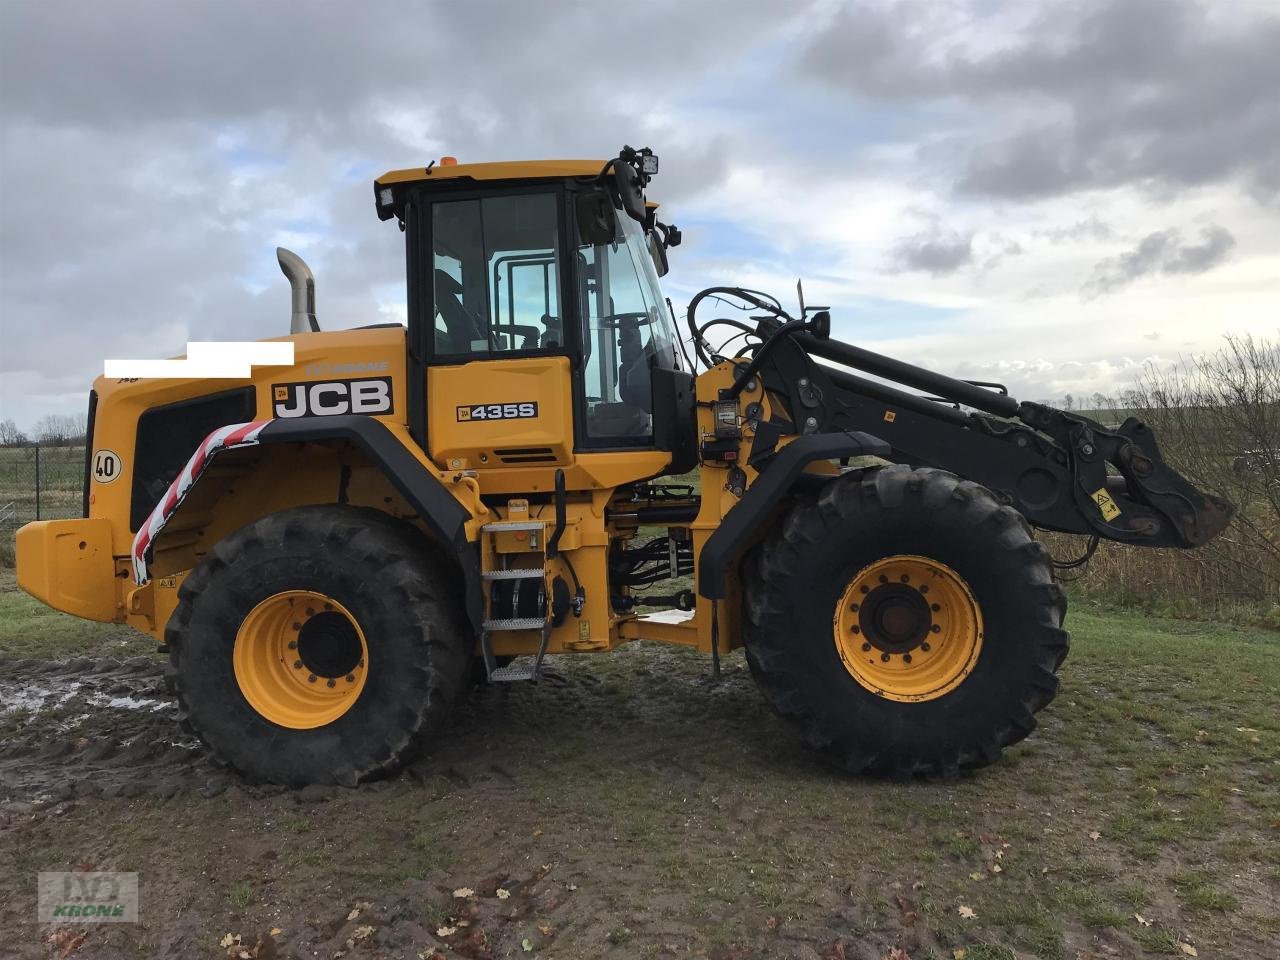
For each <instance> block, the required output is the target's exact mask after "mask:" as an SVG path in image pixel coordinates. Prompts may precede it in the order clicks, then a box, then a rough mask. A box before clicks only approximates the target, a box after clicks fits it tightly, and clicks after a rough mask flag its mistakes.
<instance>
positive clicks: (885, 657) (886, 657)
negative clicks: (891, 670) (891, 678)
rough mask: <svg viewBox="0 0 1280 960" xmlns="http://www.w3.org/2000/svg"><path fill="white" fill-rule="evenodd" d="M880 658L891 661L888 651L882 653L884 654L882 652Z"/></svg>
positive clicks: (885, 661)
mask: <svg viewBox="0 0 1280 960" xmlns="http://www.w3.org/2000/svg"><path fill="white" fill-rule="evenodd" d="M880 659H881V661H883V662H884V663H888V662H889V655H888V654H887V653H882V654H880Z"/></svg>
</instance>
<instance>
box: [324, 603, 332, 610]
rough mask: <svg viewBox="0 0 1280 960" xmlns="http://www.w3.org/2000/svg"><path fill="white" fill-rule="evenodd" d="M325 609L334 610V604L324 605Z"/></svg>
mask: <svg viewBox="0 0 1280 960" xmlns="http://www.w3.org/2000/svg"><path fill="white" fill-rule="evenodd" d="M324 608H325V609H326V610H332V609H333V604H332V603H326V604H325V605H324Z"/></svg>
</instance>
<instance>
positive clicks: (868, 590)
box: [858, 587, 871, 593]
mask: <svg viewBox="0 0 1280 960" xmlns="http://www.w3.org/2000/svg"><path fill="white" fill-rule="evenodd" d="M858 589H859V590H861V591H862V592H863V593H870V592H871V588H870V587H859V588H858Z"/></svg>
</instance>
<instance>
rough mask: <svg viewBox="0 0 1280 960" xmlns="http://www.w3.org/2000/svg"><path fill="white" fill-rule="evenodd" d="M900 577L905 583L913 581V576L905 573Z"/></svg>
mask: <svg viewBox="0 0 1280 960" xmlns="http://www.w3.org/2000/svg"><path fill="white" fill-rule="evenodd" d="M898 579H899V580H901V581H902V582H903V583H910V582H911V578H910V577H909V576H907V575H906V574H905V573H904V574H903V575H902V576H900V577H899V578H898Z"/></svg>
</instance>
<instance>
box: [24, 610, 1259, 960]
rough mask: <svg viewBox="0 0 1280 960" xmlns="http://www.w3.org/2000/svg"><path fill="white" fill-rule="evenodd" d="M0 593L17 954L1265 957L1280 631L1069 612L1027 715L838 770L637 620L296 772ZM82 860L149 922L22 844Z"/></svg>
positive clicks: (753, 699) (154, 665) (729, 669)
mask: <svg viewBox="0 0 1280 960" xmlns="http://www.w3.org/2000/svg"><path fill="white" fill-rule="evenodd" d="M7 603H8V605H7V606H6V605H4V604H0V615H3V616H4V617H7V618H8V630H9V634H8V636H9V638H10V639H9V641H8V647H10V648H17V649H20V650H21V651H22V654H23V658H22V659H8V660H4V661H0V734H2V737H0V931H3V933H0V956H6V957H7V956H15V957H23V958H46V957H54V956H59V955H61V952H62V950H64V949H66V948H68V947H70V953H69V956H72V957H76V958H115V957H164V958H202V957H207V958H220V957H225V956H227V955H228V949H230V951H231V955H232V956H234V955H236V954H237V953H238V952H239V951H241V950H244V951H245V952H246V954H247V955H249V956H254V955H255V951H256V955H257V956H259V957H261V958H266V957H270V956H275V957H300V958H316V957H324V958H333V957H341V956H346V957H351V958H364V957H409V958H415V957H416V958H453V957H468V958H473V960H475V958H487V957H494V958H497V957H526V956H540V957H551V958H563V960H568V958H577V957H583V958H587V957H618V958H622V957H665V956H671V957H686V956H706V957H712V958H722V960H729V958H747V957H796V958H808V960H814V958H828V960H837V958H839V960H853V958H868V960H880V958H883V957H888V956H892V957H894V958H895V960H901V958H904V957H909V958H913V960H919V958H923V957H940V958H949V960H954V958H956V957H963V958H965V960H984V958H995V957H1006V958H1007V957H1019V958H1021V957H1035V958H1077V957H1145V956H1191V955H1198V956H1200V957H1277V956H1280V713H1278V712H1277V709H1276V705H1277V699H1278V696H1277V695H1278V694H1280V642H1277V638H1276V637H1275V635H1273V634H1265V633H1250V632H1248V631H1242V630H1239V629H1236V628H1228V627H1218V626H1214V625H1206V624H1184V623H1175V622H1148V621H1143V620H1139V619H1137V618H1132V617H1125V616H1124V615H1120V614H1110V613H1099V612H1094V613H1089V612H1087V611H1082V612H1078V613H1077V614H1076V615H1075V617H1074V620H1073V623H1072V624H1070V625H1071V626H1072V627H1073V629H1074V631H1075V634H1076V641H1077V642H1076V645H1075V649H1074V650H1073V654H1072V657H1071V658H1070V659H1069V660H1068V662H1067V664H1066V666H1065V667H1064V670H1063V679H1064V692H1063V694H1062V695H1061V696H1060V697H1059V699H1058V701H1057V702H1056V703H1055V704H1054V705H1053V706H1051V707H1050V708H1049V710H1048V711H1047V712H1046V713H1045V714H1043V715H1042V724H1041V729H1040V730H1039V731H1038V732H1037V733H1036V734H1035V735H1034V736H1033V737H1032V739H1031V740H1029V741H1027V742H1026V743H1025V744H1023V745H1021V746H1019V747H1016V748H1014V749H1012V750H1010V751H1008V753H1007V755H1006V758H1005V759H1004V760H1003V761H1002V762H1001V763H1000V764H999V765H997V766H996V767H994V768H991V769H989V770H987V771H984V772H982V773H979V774H977V775H974V776H970V777H966V778H964V779H961V780H958V781H952V782H944V783H889V782H882V781H875V780H866V779H858V778H851V777H848V776H845V775H842V774H838V773H835V772H833V771H831V770H828V769H827V768H825V767H824V766H823V765H822V764H821V763H820V762H819V761H818V760H816V759H815V757H814V756H812V755H811V754H810V753H808V752H807V751H806V750H805V749H804V748H803V747H802V746H801V744H800V742H799V740H798V738H797V737H796V735H795V734H794V732H793V731H792V730H791V729H790V728H789V727H788V726H787V725H785V724H784V723H783V722H781V721H779V720H778V719H777V718H775V717H774V716H773V714H772V713H770V711H769V710H768V709H767V708H766V707H765V705H764V703H763V701H762V700H761V698H760V696H759V695H758V694H757V692H756V691H755V689H754V687H753V686H752V683H751V680H750V677H749V674H748V672H747V671H746V668H745V664H744V663H743V661H742V659H741V657H740V656H738V655H735V656H731V657H729V658H727V660H726V664H725V673H724V677H723V679H722V680H721V681H720V682H718V683H716V682H712V681H711V680H710V678H709V677H708V675H707V664H706V662H705V661H704V660H703V659H701V658H699V657H696V656H693V655H689V654H686V653H684V652H681V651H676V650H668V649H665V648H662V647H659V646H654V645H648V644H636V645H632V646H630V647H628V648H625V649H623V650H621V651H619V652H617V653H615V654H613V655H610V656H602V657H577V658H572V659H561V660H558V661H556V662H555V663H553V665H552V668H551V671H550V675H549V676H548V677H547V678H546V679H545V680H544V681H543V682H542V683H541V684H540V685H538V686H537V687H532V686H527V685H506V686H496V687H488V688H485V687H482V688H478V689H477V690H476V692H475V695H474V696H473V697H472V698H471V700H470V701H469V702H468V703H467V704H466V706H465V707H464V708H463V709H462V710H461V711H460V713H459V715H458V717H457V719H456V722H455V723H454V725H453V730H452V732H451V735H450V737H449V738H448V742H447V743H445V744H444V745H443V746H442V747H441V748H440V749H438V750H437V751H436V752H435V753H434V754H433V755H431V756H428V757H426V758H424V759H422V760H420V761H418V762H417V763H416V764H415V765H413V766H412V767H411V768H410V769H409V770H407V771H406V772H405V773H404V774H403V775H401V776H400V777H398V778H396V779H394V780H391V781H386V782H382V783H376V784H370V785H367V786H365V787H362V788H360V789H358V790H351V791H347V790H331V789H318V788H308V789H306V790H303V791H299V792H288V791H283V790H278V789H270V788H262V787H255V786H250V785H247V784H244V783H242V782H240V781H239V780H238V779H237V778H236V777H235V776H233V775H228V774H227V773H225V772H224V771H222V770H221V769H219V768H218V767H217V765H216V764H214V763H212V762H211V761H210V759H209V758H208V757H206V756H205V755H204V754H203V752H202V750H201V749H200V747H199V745H198V744H197V743H195V742H193V741H191V740H190V739H189V738H187V737H186V736H184V735H183V734H182V733H181V732H180V730H179V728H178V726H177V722H176V717H175V711H174V707H173V705H172V703H171V702H170V700H169V698H168V697H167V695H166V694H165V692H164V688H163V684H162V681H161V673H160V666H159V663H158V661H157V660H156V658H154V657H152V656H149V655H145V654H143V655H135V656H125V657H124V658H121V657H120V656H102V655H100V654H102V653H103V652H106V651H116V650H117V649H120V651H121V652H122V653H124V654H134V653H136V652H137V651H138V650H139V649H140V648H139V646H138V644H137V641H134V640H131V639H129V638H126V637H124V636H122V635H121V634H119V633H118V632H110V628H104V629H105V630H107V631H108V632H107V633H104V634H102V635H101V637H99V638H98V640H95V639H94V638H93V637H92V636H89V637H87V638H86V636H84V635H81V634H77V635H76V642H75V646H76V647H77V648H79V649H87V650H90V651H91V652H92V653H93V654H94V655H93V656H88V657H67V656H66V653H67V650H66V649H64V648H63V647H60V646H59V643H58V641H57V637H58V636H59V634H58V631H57V629H56V623H53V622H52V621H47V620H45V621H42V622H41V624H40V625H39V627H38V630H36V632H35V634H38V635H39V636H41V637H47V638H52V639H49V640H47V641H45V640H42V641H41V642H40V643H38V644H32V643H29V642H28V643H25V645H24V643H21V642H19V641H18V640H16V639H14V637H15V636H16V635H17V634H21V635H22V636H30V635H35V634H31V633H27V632H23V631H22V630H21V629H20V624H19V625H18V626H15V622H16V621H15V618H21V617H23V616H33V617H34V616H35V615H36V611H35V610H34V608H29V607H27V606H24V605H23V604H22V602H21V601H14V600H13V598H12V597H9V598H7ZM41 616H43V614H41ZM51 623H53V625H52V626H51ZM68 624H70V621H68ZM68 629H71V627H70V626H68ZM75 629H77V630H80V629H81V627H79V626H76V627H75ZM5 636H6V634H5V630H4V629H3V628H0V646H3V645H4V644H5V643H6V641H5ZM141 649H145V644H143V646H142V648H141ZM33 654H35V655H34V656H33ZM40 654H44V655H43V656H41V655H40ZM87 868H92V869H95V870H126V871H136V872H137V873H138V874H139V878H140V885H141V896H140V901H141V904H140V922H139V923H138V924H136V925H135V924H113V925H106V924H98V925H94V926H85V927H82V928H80V932H83V933H85V938H84V940H83V941H80V942H77V940H76V939H75V937H74V936H73V935H71V934H63V935H61V937H57V936H56V935H57V934H58V928H50V927H39V926H37V925H36V924H35V923H34V916H35V903H34V899H35V875H36V873H37V872H38V871H40V870H75V869H87ZM970 913H971V914H973V916H969V914H970ZM272 931H275V933H274V934H272ZM51 936H55V939H54V941H53V942H49V938H50V937H51ZM228 937H230V938H231V939H230V940H228V939H227V938H228ZM237 937H238V940H237ZM224 943H225V944H227V945H223V944H224ZM894 951H898V952H896V953H895V952H894ZM1193 951H1194V953H1193Z"/></svg>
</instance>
